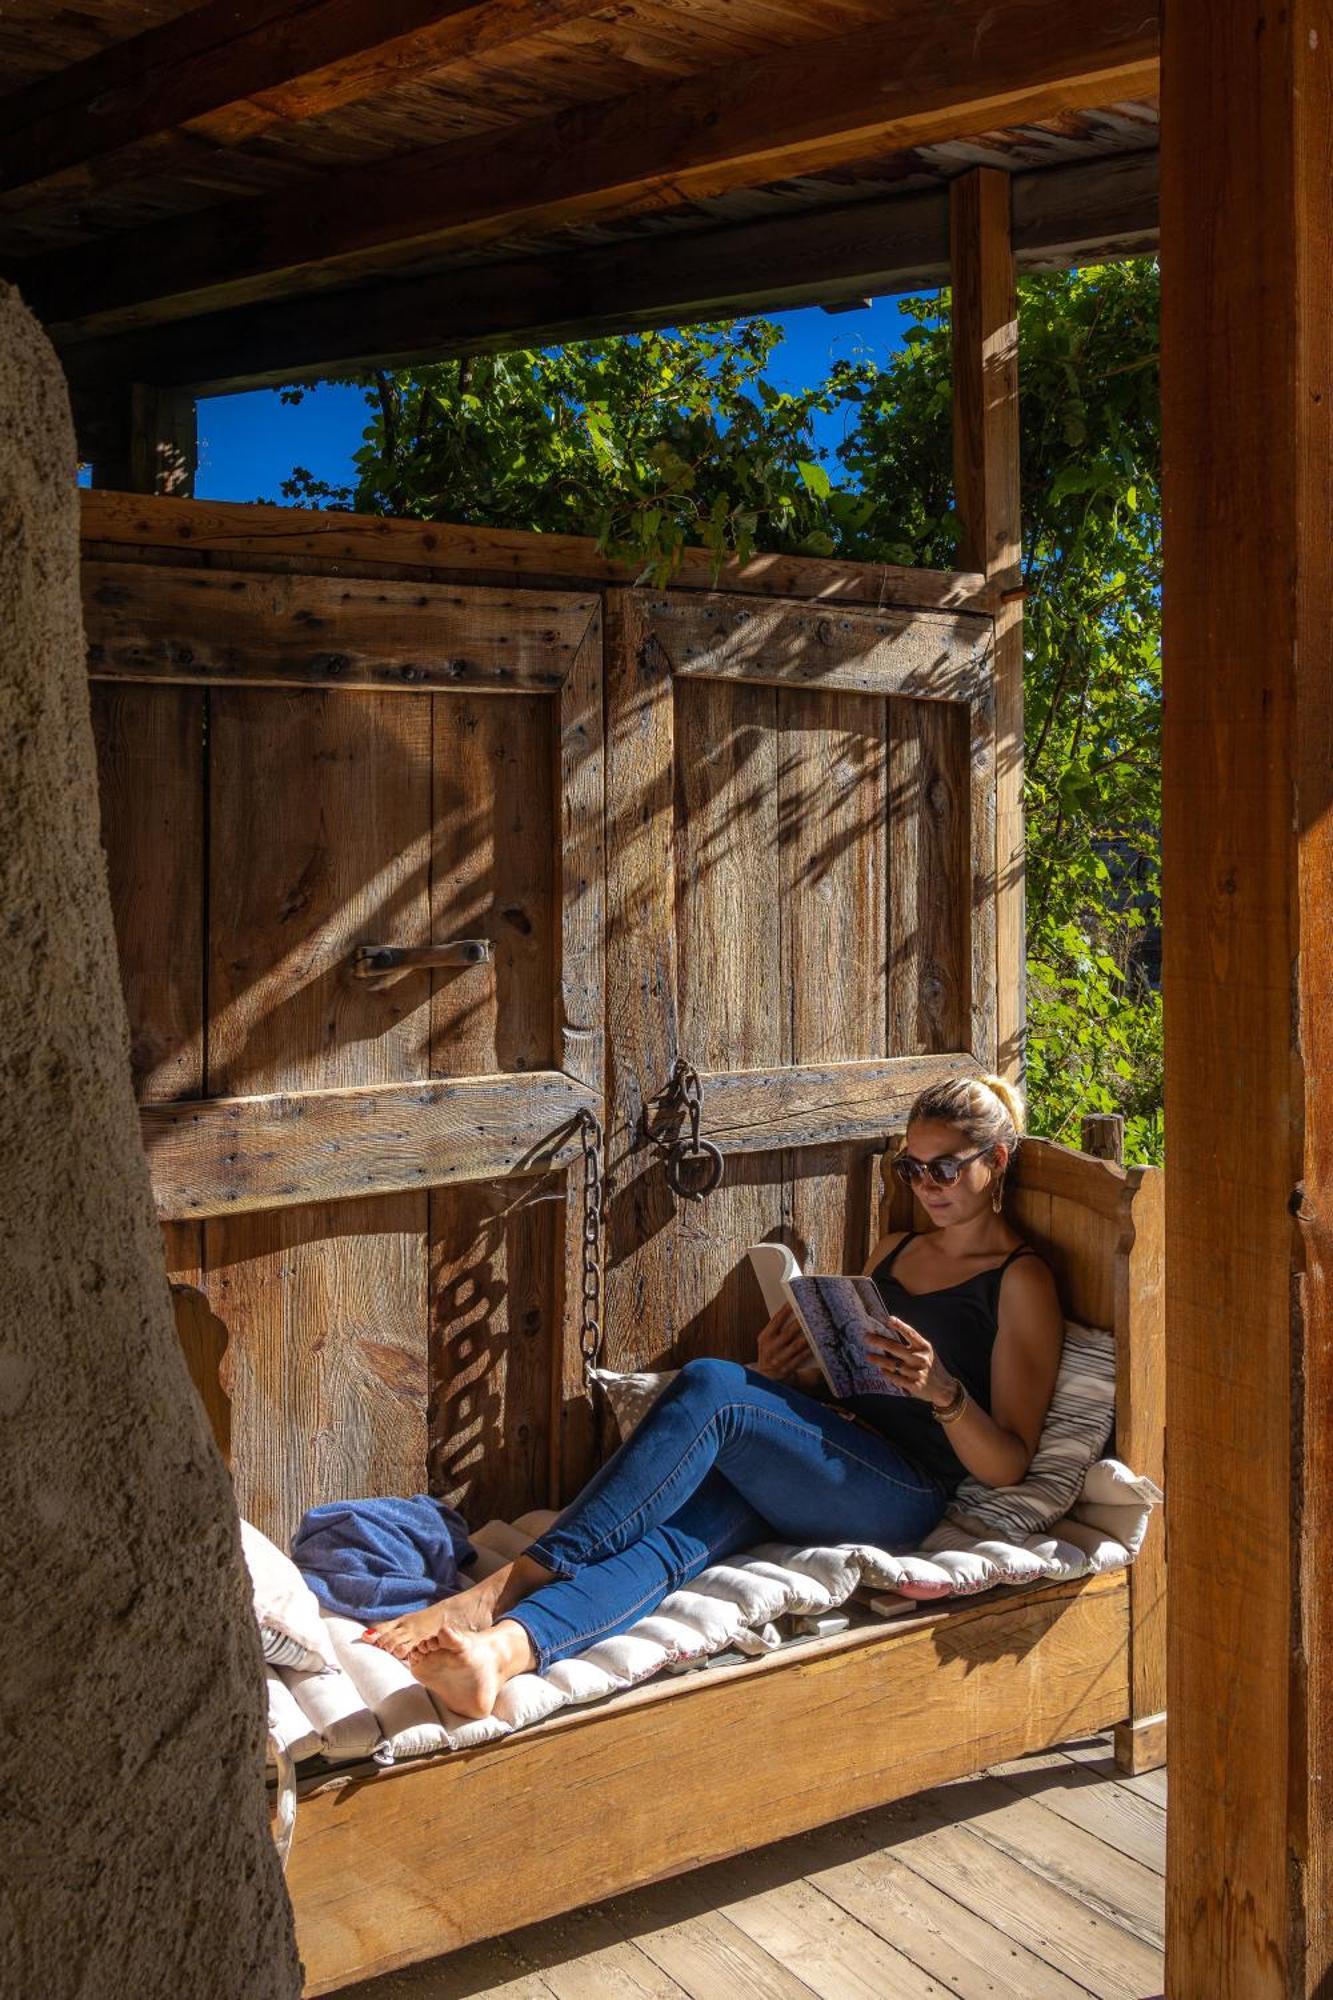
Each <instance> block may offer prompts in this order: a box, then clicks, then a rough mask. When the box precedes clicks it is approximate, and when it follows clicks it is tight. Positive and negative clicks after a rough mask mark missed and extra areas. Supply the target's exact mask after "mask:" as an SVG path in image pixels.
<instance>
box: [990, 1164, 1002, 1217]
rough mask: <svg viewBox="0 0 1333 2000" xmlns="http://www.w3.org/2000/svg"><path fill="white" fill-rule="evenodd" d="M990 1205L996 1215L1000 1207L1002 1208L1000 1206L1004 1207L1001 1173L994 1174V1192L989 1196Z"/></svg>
mask: <svg viewBox="0 0 1333 2000" xmlns="http://www.w3.org/2000/svg"><path fill="white" fill-rule="evenodd" d="M990 1205H991V1207H992V1208H993V1209H994V1210H995V1213H996V1214H997V1215H998V1214H999V1213H1000V1210H1001V1209H1002V1208H1003V1207H1004V1175H1003V1174H996V1176H995V1192H994V1194H993V1195H992V1196H991V1198H990Z"/></svg>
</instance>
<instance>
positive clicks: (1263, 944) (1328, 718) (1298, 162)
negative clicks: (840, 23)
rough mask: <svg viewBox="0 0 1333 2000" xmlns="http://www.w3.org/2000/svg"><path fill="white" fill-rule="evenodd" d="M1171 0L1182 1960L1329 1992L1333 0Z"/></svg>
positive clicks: (1174, 1778) (1174, 1820)
mask: <svg viewBox="0 0 1333 2000" xmlns="http://www.w3.org/2000/svg"><path fill="white" fill-rule="evenodd" d="M1165 24H1166V45H1165V49H1164V56H1163V84H1164V104H1163V114H1164V115H1163V154H1162V269H1163V275H1164V284H1163V325H1162V408H1163V439H1162V443H1163V451H1162V459H1163V532H1164V560H1165V572H1164V573H1165V595H1164V633H1163V657H1164V661H1165V724H1164V745H1163V775H1164V786H1163V802H1164V821H1165V824H1164V829H1163V851H1164V862H1165V884H1164V899H1165V902H1166V905H1167V908H1168V909H1169V911H1170V921H1169V923H1168V924H1167V926H1166V931H1165V939H1164V942H1165V963H1164V990H1165V1004H1166V1063H1165V1070H1166V1124H1167V1130H1168V1132H1169V1134H1170V1149H1171V1158H1170V1167H1169V1170H1168V1172H1167V1175H1166V1203H1167V1210H1166V1213H1167V1222H1166V1260H1167V1270H1168V1272H1169V1274H1170V1275H1169V1283H1168V1285H1167V1288H1166V1310H1167V1344H1166V1345H1167V1436H1168V1438H1169V1440H1170V1444H1169V1452H1170V1480H1171V1500H1170V1506H1171V1543H1170V1550H1171V1617H1170V1636H1169V1667H1168V1684H1169V1699H1168V1703H1167V1707H1168V1711H1169V1713H1170V1718H1171V1812H1170V1815H1169V1818H1168V1824H1167V1947H1166V1952H1167V1958H1166V1965H1167V1991H1168V1993H1169V1994H1171V1995H1173V1996H1178V2000H1190V1997H1192V1996H1193V1995H1195V1994H1208V1995H1209V1996H1215V2000H1242V1996H1243V2000H1294V1996H1300V2000H1307V1996H1313V1995H1316V1994H1326V1993H1328V1992H1329V1991H1330V1990H1333V1814H1331V1813H1330V1796H1329V1795H1330V1774H1329V1762H1328V1760H1329V1745H1330V1743H1333V1592H1331V1591H1330V1588H1329V1576H1328V1560H1329V1549H1330V1547H1331V1546H1333V1234H1331V1233H1330V1224H1331V1223H1333V1005H1331V1004H1330V994H1333V916H1331V909H1333V905H1331V903H1330V895H1331V893H1333V891H1331V888H1330V885H1333V676H1331V675H1330V672H1329V633H1330V630H1333V484H1331V483H1330V475H1329V468H1330V466H1331V465H1333V315H1330V313H1329V310H1328V302H1329V298H1330V294H1331V293H1333V176H1330V173H1329V161H1330V159H1331V158H1333V9H1331V8H1330V6H1329V4H1328V0H1291V4H1290V5H1289V6H1286V7H1283V8H1281V9H1277V10H1275V9H1274V8H1272V7H1271V6H1270V5H1268V4H1267V0H1231V4H1229V5H1227V6H1225V7H1220V8H1219V7H1217V6H1215V5H1213V4H1211V0H1172V4H1171V6H1169V7H1168V8H1167V9H1166V10H1165ZM1219 1536H1220V1537H1221V1540H1222V1542H1223V1544H1224V1555H1223V1557H1222V1560H1219Z"/></svg>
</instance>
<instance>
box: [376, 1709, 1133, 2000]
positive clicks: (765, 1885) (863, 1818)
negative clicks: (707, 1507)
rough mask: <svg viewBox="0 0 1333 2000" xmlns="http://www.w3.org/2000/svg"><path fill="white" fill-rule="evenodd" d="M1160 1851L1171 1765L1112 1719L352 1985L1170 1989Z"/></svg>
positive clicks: (869, 1994)
mask: <svg viewBox="0 0 1333 2000" xmlns="http://www.w3.org/2000/svg"><path fill="white" fill-rule="evenodd" d="M885 1725H886V1727H892V1718H891V1717H889V1716H886V1718H885ZM471 1834H472V1837H476V1838H484V1829H482V1828H475V1829H472V1830H471ZM1165 1849H1166V1772H1165V1771H1154V1772H1150V1773H1148V1774H1147V1775H1146V1776H1144V1777H1139V1778H1124V1777H1122V1776H1121V1775H1120V1774H1119V1773H1118V1772H1117V1771H1116V1769H1115V1766H1114V1764H1113V1763H1112V1761H1111V1754H1110V1743H1109V1740H1108V1739H1106V1738H1101V1737H1098V1738H1095V1739H1087V1740H1083V1741H1080V1742H1075V1743H1071V1744H1068V1745H1066V1746H1065V1748H1064V1749H1063V1750H1058V1751H1049V1752H1046V1753H1044V1754H1042V1755H1039V1756H1034V1757H1025V1758H1022V1759H1020V1760H1019V1761H1017V1762H1015V1763H1012V1764H999V1765H996V1766H995V1767H994V1768H993V1769H992V1770H990V1771H988V1772H986V1773H985V1774H984V1775H983V1776H981V1777H975V1778H964V1779H960V1780H959V1781H958V1782H957V1783H956V1784H952V1785H942V1786H940V1787H939V1788H938V1789H937V1790H935V1791H931V1792H923V1793H921V1794H920V1795H919V1796H918V1797H916V1798H913V1799H905V1800H903V1801H902V1802H901V1803H900V1804H898V1805H892V1806H885V1807H884V1808H882V1809H881V1810H880V1811H878V1812H873V1813H863V1814H858V1815H857V1816H856V1817H855V1818H852V1819H846V1820H841V1821H838V1822H836V1823H835V1824H834V1825H832V1826H827V1827H821V1828H819V1829H817V1830H816V1831H815V1832H813V1833H805V1834H800V1835H797V1836H796V1837H795V1838H794V1839H791V1840H784V1841H779V1842H777V1843H776V1844H774V1845H773V1846H771V1847H762V1848H759V1849H757V1850H756V1851H755V1852H753V1853H750V1854H745V1855H741V1856H739V1857H738V1858H737V1859H736V1860H734V1861H724V1862H720V1863H718V1864H717V1865H716V1866H714V1867H710V1868H702V1869H699V1870H697V1871H696V1872H695V1873H693V1874H689V1875H679V1876H676V1877H674V1878H673V1879H671V1880H670V1881H667V1882H660V1883H657V1884H655V1885H654V1886H653V1887H651V1888H648V1889H642V1890H638V1891H636V1892H635V1893H633V1894H631V1895H625V1896H616V1897H614V1898H612V1899H611V1900H610V1901H608V1902H605V1903H599V1904H596V1905H595V1906H594V1907H593V1908H591V1909H588V1910H580V1911H576V1912H574V1913H573V1914H572V1915H570V1916H567V1917H561V1918H557V1919H555V1920H554V1921H552V1922H550V1923H545V1924H534V1925H531V1926H530V1927H528V1928H527V1929H521V1930H514V1931H511V1932H510V1933H509V1934H508V1935H507V1936H506V1937H503V1938H499V1939H497V1940H495V1941H494V1942H493V1943H490V1944H485V1945H477V1946H474V1947H473V1948H472V1949H470V1950H468V1951H461V1952H457V1953H455V1954H453V1955H452V1956H451V1957H448V1958H442V1959H437V1960H435V1961H434V1962H433V1963H432V1964H429V1965H421V1966H416V1967H414V1968H412V1969H411V1970H409V1971H405V1972H398V1973H390V1974H389V1975H387V1976H386V1977H385V1978H382V1979H375V1980H371V1981H369V1982H368V1983H366V1984H364V1985H361V1986H355V1987H348V1988H346V1989H345V1993H346V1995H347V1996H348V2000H351V1996H353V1995H355V1996H356V2000H502V1996H503V2000H552V1996H554V2000H628V1996H638V2000H683V1996H687V1995H688V1996H689V2000H741V1996H749V1995H753V1996H756V2000H807V1997H808V1996H809V1995H811V1994H814V1995H818V1996H819V2000H945V1996H947V1995H950V1994H953V1995H957V1996H959V2000H1082V1996H1086V1995H1089V1994H1091V1995H1095V1996H1096V2000H1156V1996H1158V1995H1160V1993H1161V1991H1162V1915H1163V1880H1162V1878H1163V1868H1164V1865H1165ZM521 1893H522V1885H521V1883H516V1884H515V1895H516V1898H517V1897H519V1896H521Z"/></svg>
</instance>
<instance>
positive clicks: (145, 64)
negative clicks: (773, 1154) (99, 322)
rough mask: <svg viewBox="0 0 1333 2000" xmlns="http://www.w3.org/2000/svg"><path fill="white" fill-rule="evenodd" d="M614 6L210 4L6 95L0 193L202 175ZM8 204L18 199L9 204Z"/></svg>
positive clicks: (520, 2) (531, 0) (419, 1)
mask: <svg viewBox="0 0 1333 2000" xmlns="http://www.w3.org/2000/svg"><path fill="white" fill-rule="evenodd" d="M605 4H606V0H376V4H375V5H374V6H373V7H367V6H365V5H364V4H362V0H315V4H313V5H310V4H304V5H303V4H300V0H210V4H208V5H207V6H203V7H195V8H192V9H190V10H189V11H188V12H186V13H183V14H179V15H177V16H176V18H175V19H174V20H169V21H164V22H161V23H160V24H159V25H158V26H156V27H152V28H149V29H147V30H146V31H145V32H144V33H143V34H140V35H133V36H130V37H129V38H128V39H127V40H124V41H119V42H114V43H112V45H111V46H110V47H109V48H105V49H101V50H99V51H98V53H97V54H96V55H93V56H88V57H86V58H85V59H84V61H82V62H77V63H71V64H70V65H69V66H68V67H67V68H65V69H60V70H56V71H55V72H54V74H52V75H50V76H43V77H39V78H38V79H37V80H36V82H34V83H30V84H27V85H25V86H24V88H23V89H22V90H17V91H14V92H13V93H12V94H11V95H9V96H8V97H5V98H4V99H3V100H0V194H6V193H13V192H14V191H16V190H18V189H20V188H21V189H24V190H25V191H29V192H30V191H31V190H32V189H33V188H34V187H38V186H40V187H41V188H42V191H43V194H44V195H46V194H50V193H54V192H59V193H61V194H62V195H66V196H69V197H70V198H77V199H81V200H86V199H87V198H88V196H90V195H92V194H94V193H97V192H98V191H100V190H102V189H105V188H108V187H113V186H115V185H117V184H118V183H119V182H122V181H125V180H129V179H133V178H142V177H143V176H144V175H147V174H154V175H162V174H170V173H172V172H174V171H182V170H188V169H190V168H194V169H195V170H196V171H197V169H198V166H199V162H200V157H201V154H202V153H203V152H204V151H205V150H206V148H208V147H227V146H238V145H244V144H248V143H250V142H252V141H253V140H255V139H257V138H258V137H259V136H260V135H261V134H262V133H264V132H266V131H268V130H269V128H270V127H271V126H273V125H276V124H280V123H282V122H284V121H286V122H295V121H296V120H299V119H306V118H316V117H320V116H322V115H323V114H324V113H326V112H329V111H336V110H338V109H340V108H342V107H343V106H346V105H349V104H356V103H359V102H361V101H362V100H364V99H365V98H368V97H374V96H376V95H378V94H379V93H380V92H382V91H387V90H392V89H393V87H394V86H395V85H396V84H398V83H402V82H405V81H412V80H415V79H416V78H418V77H419V76H420V75H421V74H422V73H423V72H427V71H435V70H439V69H441V68H443V67H445V66H446V65H448V64H451V63H455V62H458V61H460V60H463V59H465V58H467V57H470V56H477V55H481V54H484V53H486V52H487V51H493V50H495V49H497V48H502V47H504V46H505V45H506V44H508V43H510V42H515V41H519V40H521V39H522V38H523V37H524V36H529V35H535V34H542V33H545V32H547V31H549V30H550V29H552V28H558V27H559V26H560V25H561V23H562V22H564V21H569V20H579V19H581V18H582V17H583V16H585V15H587V14H591V13H594V12H596V11H597V10H598V9H599V8H602V7H604V6H605ZM5 205H6V206H12V205H13V204H12V203H6V204H5Z"/></svg>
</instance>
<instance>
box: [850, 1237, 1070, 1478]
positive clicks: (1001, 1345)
mask: <svg viewBox="0 0 1333 2000" xmlns="http://www.w3.org/2000/svg"><path fill="white" fill-rule="evenodd" d="M894 1324H895V1325H896V1326H897V1327H898V1328H899V1329H900V1330H901V1332H902V1334H903V1337H904V1339H905V1340H906V1341H907V1343H908V1349H909V1351H908V1353H907V1354H906V1355H903V1354H902V1351H901V1349H900V1350H899V1353H898V1355H897V1356H895V1355H894V1353H893V1351H892V1345H891V1343H889V1342H887V1341H885V1342H884V1343H882V1344H881V1343H875V1344H876V1345H877V1346H879V1349H880V1351H879V1354H878V1356H877V1359H878V1361H879V1363H880V1365H881V1367H882V1368H883V1371H884V1373H885V1374H886V1375H888V1376H889V1378H890V1380H899V1381H900V1382H901V1384H902V1386H903V1387H904V1388H905V1389H906V1390H907V1391H908V1394H909V1395H913V1396H919V1397H921V1398H922V1399H923V1400H924V1401H926V1402H928V1403H930V1404H932V1405H933V1406H934V1408H936V1409H944V1408H946V1407H947V1405H948V1404H949V1402H950V1400H951V1398H952V1397H953V1395H954V1393H955V1391H956V1389H957V1387H958V1384H957V1380H956V1378H955V1377H954V1376H953V1375H951V1374H950V1373H949V1371H948V1369H947V1368H945V1367H944V1365H943V1363H942V1362H941V1361H940V1360H939V1357H938V1356H937V1355H936V1353H935V1350H934V1348H933V1347H932V1346H931V1344H930V1342H929V1341H928V1340H924V1339H923V1338H922V1336H921V1335H920V1334H919V1333H917V1331H916V1329H915V1328H914V1327H910V1326H908V1325H907V1323H906V1322H905V1321H904V1320H900V1319H895V1321H894ZM1064 1324H1065V1323H1064V1314H1063V1312H1062V1311H1061V1308H1060V1299H1059V1295H1058V1293H1057V1292H1056V1289H1055V1280H1054V1278H1053V1277H1052V1276H1051V1273H1050V1270H1049V1268H1048V1266H1047V1265H1046V1264H1044V1263H1043V1262H1042V1260H1041V1259H1040V1258H1039V1257H1020V1258H1019V1259H1018V1261H1017V1262H1016V1263H1015V1264H1012V1265H1011V1266H1010V1268H1009V1269H1008V1270H1007V1271H1006V1272H1005V1274H1004V1278H1003V1280H1002V1281H1001V1285H1000V1325H999V1332H998V1333H997V1335H996V1338H995V1347H994V1350H993V1352H992V1355H991V1407H990V1413H989V1414H987V1412H986V1411H985V1410H983V1409H982V1408H981V1406H980V1405H979V1404H978V1403H976V1402H974V1401H973V1400H972V1399H971V1398H970V1397H969V1398H968V1401H967V1404H966V1406H965V1408H964V1410H963V1414H962V1415H961V1417H959V1418H958V1419H957V1420H956V1421H955V1422H954V1423H951V1424H950V1425H949V1426H948V1436H949V1443H950V1444H951V1445H952V1446H953V1448H954V1450H955V1451H956V1452H957V1454H958V1456H959V1458H960V1459H961V1460H962V1462H963V1464H964V1465H965V1466H966V1467H967V1469H968V1471H969V1472H970V1473H971V1474H972V1476H973V1478H974V1479H979V1480H981V1482H982V1484H983V1485H985V1486H1016V1485H1017V1484H1018V1482H1019V1481H1020V1480H1021V1479H1022V1478H1023V1476H1024V1474H1025V1473H1026V1472H1027V1469H1028V1467H1029V1465H1031V1463H1032V1454H1033V1453H1034V1452H1035V1451H1036V1449H1037V1440H1038V1439H1039V1438H1040V1436H1041V1427H1042V1424H1043V1423H1044V1422H1045V1420H1046V1411H1047V1409H1048V1408H1049V1406H1050V1401H1051V1392H1052V1391H1053V1389H1054V1388H1055V1378H1056V1375H1057V1373H1058V1371H1059V1367H1060V1350H1061V1347H1062V1346H1063V1343H1064Z"/></svg>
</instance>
